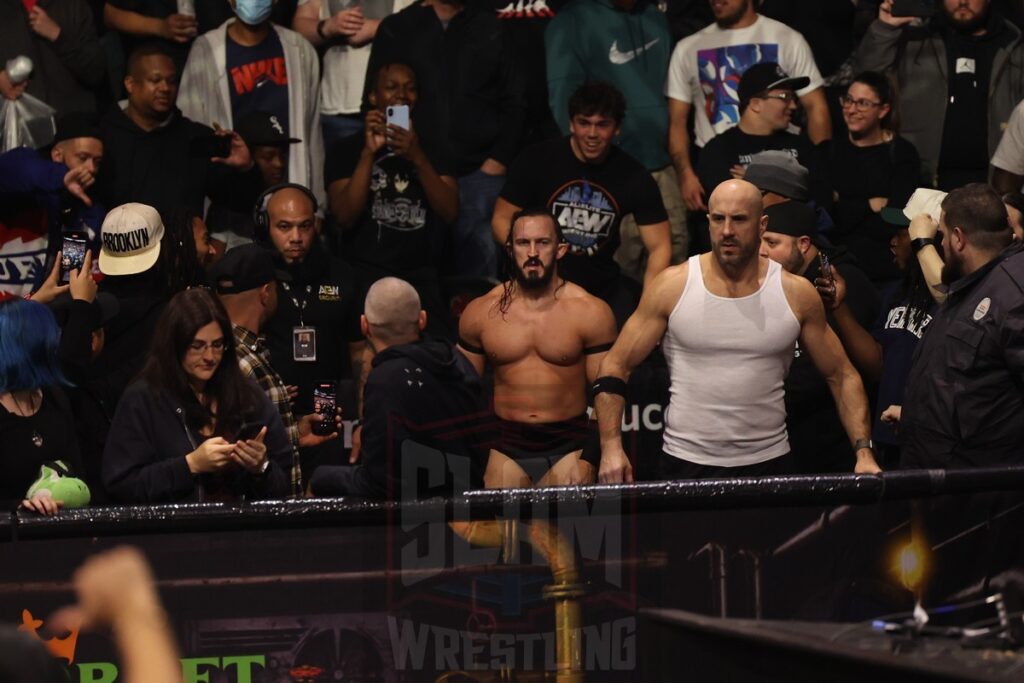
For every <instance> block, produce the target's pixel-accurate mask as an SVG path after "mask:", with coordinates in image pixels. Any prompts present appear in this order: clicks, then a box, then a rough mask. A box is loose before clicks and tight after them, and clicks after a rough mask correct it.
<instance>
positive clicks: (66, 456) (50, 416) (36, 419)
mask: <svg viewBox="0 0 1024 683" xmlns="http://www.w3.org/2000/svg"><path fill="white" fill-rule="evenodd" d="M0 442H2V443H3V444H4V446H3V449H2V451H3V457H2V458H0V472H2V474H3V476H0V507H3V509H5V510H13V509H14V508H16V507H17V506H18V504H19V503H20V502H21V500H22V499H23V498H24V497H25V493H26V492H27V491H28V488H29V486H31V485H32V483H33V482H34V481H35V480H36V479H38V478H39V468H40V467H41V466H42V465H43V464H45V463H47V462H51V461H54V460H62V461H64V462H65V463H66V464H67V465H68V466H69V467H70V468H71V470H72V473H73V476H76V477H79V478H82V479H84V477H85V472H84V471H83V468H82V461H81V458H80V457H79V452H78V442H77V440H76V438H75V419H74V417H73V416H72V415H71V409H70V407H69V406H68V403H67V399H66V398H65V397H64V395H63V393H61V392H60V390H59V389H55V388H46V389H44V390H43V402H42V404H41V405H40V407H39V410H38V411H36V414H35V415H32V416H29V417H21V416H18V415H15V414H13V413H10V412H8V410H7V409H6V408H4V407H3V406H0Z"/></svg>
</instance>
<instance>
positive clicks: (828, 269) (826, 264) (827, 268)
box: [818, 251, 835, 284]
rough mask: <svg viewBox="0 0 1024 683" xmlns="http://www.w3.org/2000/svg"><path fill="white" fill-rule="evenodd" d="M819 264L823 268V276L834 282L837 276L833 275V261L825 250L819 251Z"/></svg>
mask: <svg viewBox="0 0 1024 683" xmlns="http://www.w3.org/2000/svg"><path fill="white" fill-rule="evenodd" d="M818 265H819V266H820V268H821V277H823V278H825V279H826V280H828V281H829V282H830V283H833V284H834V283H835V278H834V277H832V263H831V262H830V261H829V260H828V256H826V255H825V252H823V251H818Z"/></svg>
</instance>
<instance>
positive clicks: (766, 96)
mask: <svg viewBox="0 0 1024 683" xmlns="http://www.w3.org/2000/svg"><path fill="white" fill-rule="evenodd" d="M756 97H760V98H761V99H762V100H781V101H783V102H787V103H788V102H796V93H795V92H779V93H775V94H774V95H772V94H770V93H762V94H760V95H756Z"/></svg>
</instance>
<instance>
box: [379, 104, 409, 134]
mask: <svg viewBox="0 0 1024 683" xmlns="http://www.w3.org/2000/svg"><path fill="white" fill-rule="evenodd" d="M385 113H386V114H387V122H388V125H389V126H398V127H399V128H405V129H406V130H409V105H407V104H395V105H392V106H390V107H388V108H387V109H386V110H385Z"/></svg>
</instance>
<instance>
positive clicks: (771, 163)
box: [743, 149, 810, 201]
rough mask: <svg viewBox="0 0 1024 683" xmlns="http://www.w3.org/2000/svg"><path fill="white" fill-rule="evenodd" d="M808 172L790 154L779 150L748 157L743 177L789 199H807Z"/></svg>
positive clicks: (763, 189)
mask: <svg viewBox="0 0 1024 683" xmlns="http://www.w3.org/2000/svg"><path fill="white" fill-rule="evenodd" d="M809 175H810V174H809V173H808V171H807V168H806V167H805V166H802V165H801V164H800V162H799V161H797V160H796V159H795V158H794V157H793V155H792V154H790V153H789V152H783V151H781V150H774V149H773V150H768V151H765V152H758V153H757V154H755V155H754V156H752V157H750V165H749V166H747V172H746V174H745V175H744V176H743V179H744V180H746V181H747V182H749V183H753V184H754V186H755V187H756V188H757V189H759V190H761V192H774V193H775V194H780V195H782V196H783V197H787V198H789V199H799V200H800V201H807V179H808V177H809Z"/></svg>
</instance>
